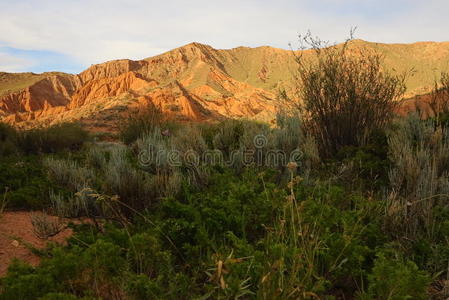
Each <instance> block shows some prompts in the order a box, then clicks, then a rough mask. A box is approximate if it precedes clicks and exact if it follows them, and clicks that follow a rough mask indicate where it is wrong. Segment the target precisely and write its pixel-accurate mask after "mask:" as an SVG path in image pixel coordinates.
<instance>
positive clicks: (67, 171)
mask: <svg viewBox="0 0 449 300" xmlns="http://www.w3.org/2000/svg"><path fill="white" fill-rule="evenodd" d="M44 166H45V167H46V168H47V170H48V173H49V176H50V178H52V179H53V180H54V181H55V182H57V183H58V184H60V185H62V186H65V187H67V188H69V189H70V190H72V191H73V192H77V191H79V190H81V189H83V188H85V187H88V186H89V185H90V184H91V183H92V182H93V181H94V180H95V174H94V172H93V170H91V169H89V168H87V167H84V166H80V165H79V163H77V162H75V161H73V160H64V159H57V158H52V157H46V158H45V159H44Z"/></svg>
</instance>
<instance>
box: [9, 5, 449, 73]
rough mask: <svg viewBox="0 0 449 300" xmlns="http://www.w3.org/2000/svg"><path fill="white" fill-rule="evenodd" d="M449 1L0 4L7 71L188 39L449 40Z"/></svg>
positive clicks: (57, 67) (160, 47) (69, 68)
mask: <svg viewBox="0 0 449 300" xmlns="http://www.w3.org/2000/svg"><path fill="white" fill-rule="evenodd" d="M448 11H449V1H447V0H427V1H422V0H420V1H418V0H311V1H310V0H303V1H301V0H296V1H295V0H272V1H268V0H226V1H222V0H221V1H216V0H160V1H153V0H127V1H125V0H39V1H36V0H15V1H11V0H0V71H4V72H28V71H29V72H35V73H40V72H45V71H62V72H68V73H79V72H81V71H82V70H84V69H86V68H87V67H89V66H90V65H92V64H96V63H101V62H105V61H108V60H113V59H120V58H129V59H135V60H137V59H143V58H146V57H150V56H154V55H157V54H160V53H163V52H165V51H169V50H170V49H173V48H176V47H180V46H182V45H185V44H188V43H190V42H200V43H204V44H208V45H211V46H212V47H214V48H219V49H228V48H234V47H238V46H248V47H257V46H262V45H268V46H273V47H278V48H285V49H289V44H290V43H291V44H292V45H293V47H295V43H296V42H297V37H298V34H301V33H306V32H307V31H308V30H310V31H311V32H312V33H313V35H314V36H319V37H320V38H321V39H323V40H329V41H330V42H340V41H344V40H345V38H347V37H348V35H349V31H350V29H351V28H352V27H355V26H356V27H357V31H356V34H355V37H356V38H360V39H363V40H367V41H372V42H384V43H411V42H417V41H449V36H448V35H447V28H448V27H449V18H448V17H447V12H448Z"/></svg>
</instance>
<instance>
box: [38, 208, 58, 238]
mask: <svg viewBox="0 0 449 300" xmlns="http://www.w3.org/2000/svg"><path fill="white" fill-rule="evenodd" d="M31 224H32V225H33V232H34V234H35V235H36V236H37V237H38V238H40V239H44V240H46V239H48V238H49V237H52V236H55V235H57V234H58V233H60V232H61V230H62V229H63V224H62V223H61V221H60V220H59V219H53V218H51V217H49V216H48V215H46V214H45V213H33V214H31Z"/></svg>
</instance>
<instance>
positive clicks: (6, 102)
mask: <svg viewBox="0 0 449 300" xmlns="http://www.w3.org/2000/svg"><path fill="white" fill-rule="evenodd" d="M352 43H353V45H354V46H355V47H366V48H367V49H371V50H376V51H379V52H381V53H382V54H383V55H384V56H385V67H386V68H387V69H390V70H394V71H395V72H406V71H409V70H411V69H412V68H413V69H414V71H413V74H412V76H410V77H409V80H408V82H407V93H406V96H407V97H413V96H416V95H419V94H425V93H427V92H428V91H430V89H431V88H432V86H433V82H434V80H435V79H436V78H437V76H438V75H439V73H440V72H441V71H445V70H446V69H448V67H449V43H430V42H429V43H415V44H409V45H403V44H377V43H369V42H365V41H361V40H355V41H353V42H352ZM305 55H309V52H307V51H306V53H305ZM294 70H295V63H294V56H293V53H292V52H291V51H289V50H282V49H276V48H271V47H258V48H247V47H239V48H235V49H229V50H217V49H214V48H212V47H210V46H207V45H202V44H198V43H192V44H188V45H186V46H183V47H180V48H177V49H174V50H172V51H169V52H167V53H164V54H161V55H158V56H155V57H150V58H147V59H143V60H140V61H131V60H116V61H110V62H106V63H103V64H98V65H93V66H91V67H90V68H88V69H87V70H85V71H84V72H82V73H80V74H78V75H71V74H64V73H43V74H33V73H20V74H8V73H0V121H6V122H9V123H14V124H16V125H17V126H19V127H33V126H41V125H48V124H52V123H55V122H61V121H73V120H81V121H82V122H84V123H85V124H88V125H89V126H91V127H93V128H97V129H98V128H100V127H103V128H107V127H108V126H109V125H110V124H111V123H113V122H114V121H115V120H116V119H117V118H118V116H119V114H120V113H123V112H125V111H129V109H130V108H132V107H133V106H137V105H139V104H142V103H153V104H155V105H157V106H158V107H160V108H161V109H162V110H163V111H164V112H165V113H166V114H169V115H173V116H174V117H176V118H179V119H184V120H198V121H202V120H211V119H220V118H224V117H232V118H240V117H245V118H253V119H260V120H271V119H272V118H273V115H274V112H275V110H276V106H277V105H278V101H277V98H278V93H279V90H280V89H286V90H287V91H289V90H291V88H292V82H293V75H292V74H293V73H294ZM410 103H411V102H407V105H408V107H413V105H412V104H410Z"/></svg>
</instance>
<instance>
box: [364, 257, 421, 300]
mask: <svg viewBox="0 0 449 300" xmlns="http://www.w3.org/2000/svg"><path fill="white" fill-rule="evenodd" d="M368 282H369V285H368V291H367V292H365V293H362V294H360V296H359V299H370V300H371V299H379V300H380V299H392V300H402V299H417V300H419V299H429V295H428V294H427V288H428V286H429V283H430V278H429V276H428V275H427V274H426V272H424V271H422V270H419V269H418V267H417V266H416V265H415V264H414V263H413V262H411V261H403V260H400V259H395V258H389V257H388V255H385V254H384V253H380V254H379V255H378V257H377V259H376V260H375V263H374V268H373V270H372V274H370V275H368Z"/></svg>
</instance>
